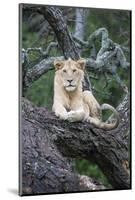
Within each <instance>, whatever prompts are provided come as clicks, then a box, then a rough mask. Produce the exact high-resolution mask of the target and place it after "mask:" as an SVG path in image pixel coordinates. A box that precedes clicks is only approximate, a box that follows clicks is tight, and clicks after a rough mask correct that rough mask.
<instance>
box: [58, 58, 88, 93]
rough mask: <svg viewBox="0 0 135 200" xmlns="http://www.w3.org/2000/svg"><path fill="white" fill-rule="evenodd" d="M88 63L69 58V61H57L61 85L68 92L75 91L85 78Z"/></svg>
mask: <svg viewBox="0 0 135 200" xmlns="http://www.w3.org/2000/svg"><path fill="white" fill-rule="evenodd" d="M85 63H86V61H85V60H84V59H79V60H77V61H74V60H72V59H71V58H69V59H68V60H64V61H62V60H55V61H54V66H55V70H56V74H57V75H58V78H59V79H60V80H61V81H60V82H61V84H62V86H63V87H64V89H65V90H66V91H67V92H72V91H75V90H76V89H77V88H78V87H79V86H80V84H82V81H83V78H84V69H85Z"/></svg>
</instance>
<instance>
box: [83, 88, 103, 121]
mask: <svg viewBox="0 0 135 200" xmlns="http://www.w3.org/2000/svg"><path fill="white" fill-rule="evenodd" d="M83 101H84V103H85V104H87V106H88V109H89V117H90V118H93V119H91V121H93V120H94V119H95V120H96V121H97V123H99V121H100V119H101V109H100V105H99V103H98V102H97V100H96V99H95V97H94V96H93V94H92V92H90V91H84V92H83ZM98 119H99V120H98Z"/></svg>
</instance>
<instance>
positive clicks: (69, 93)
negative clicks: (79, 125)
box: [53, 59, 119, 130]
mask: <svg viewBox="0 0 135 200" xmlns="http://www.w3.org/2000/svg"><path fill="white" fill-rule="evenodd" d="M54 65H55V69H56V72H55V78H54V103H53V111H54V112H55V115H56V116H58V117H60V119H63V120H68V121H70V122H75V121H87V122H90V123H91V124H93V125H94V126H95V127H97V128H101V129H104V130H112V129H115V128H116V127H117V126H118V124H119V116H118V113H117V111H116V110H115V108H114V107H112V106H111V105H109V104H103V105H101V106H100V105H99V103H98V102H97V100H96V99H95V97H94V96H93V94H92V93H91V92H90V91H82V81H83V78H84V69H85V60H84V59H80V60H78V61H73V60H71V59H68V60H65V61H59V60H56V61H55V62H54ZM104 109H110V110H112V111H113V113H114V114H115V116H116V120H115V122H113V123H110V124H108V123H105V122H102V120H101V113H102V112H101V111H102V110H104Z"/></svg>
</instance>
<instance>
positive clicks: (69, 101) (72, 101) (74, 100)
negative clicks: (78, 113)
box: [64, 96, 82, 112]
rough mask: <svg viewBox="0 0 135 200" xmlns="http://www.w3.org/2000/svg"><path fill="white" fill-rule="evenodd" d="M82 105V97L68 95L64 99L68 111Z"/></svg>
mask: <svg viewBox="0 0 135 200" xmlns="http://www.w3.org/2000/svg"><path fill="white" fill-rule="evenodd" d="M81 105H82V98H81V97H75V96H74V97H68V98H65V100H64V107H65V109H66V110H67V112H69V111H71V110H77V109H79V108H80V106H81Z"/></svg>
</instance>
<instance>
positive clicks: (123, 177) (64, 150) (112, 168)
mask: <svg viewBox="0 0 135 200" xmlns="http://www.w3.org/2000/svg"><path fill="white" fill-rule="evenodd" d="M118 111H119V113H120V117H121V123H120V125H119V126H118V128H117V129H115V130H113V131H102V130H100V129H96V128H94V127H93V126H92V125H91V124H89V123H84V122H80V123H79V122H76V123H69V122H66V121H61V120H60V119H58V118H57V117H56V116H55V115H54V114H53V113H52V112H49V111H48V110H47V109H46V108H38V107H35V106H33V105H32V104H31V103H30V102H29V101H28V100H26V99H23V100H22V121H21V124H22V125H21V127H22V130H21V138H20V139H21V143H22V146H21V155H22V165H21V166H22V170H21V172H22V188H23V190H22V191H21V193H23V194H32V193H34V194H35V193H36V194H37V193H59V192H71V191H86V190H93V189H95V190H101V189H104V187H103V186H101V185H98V184H97V183H94V182H93V181H92V180H91V179H88V178H87V177H85V178H84V177H81V176H79V175H78V174H76V173H75V172H74V171H73V169H72V167H71V164H70V163H69V160H68V158H85V159H87V160H89V161H92V162H94V163H97V164H98V165H99V166H100V168H101V169H102V171H103V173H104V174H105V175H106V176H107V178H108V180H109V182H110V183H111V184H112V186H113V188H114V189H129V188H130V187H131V185H130V173H129V169H130V166H129V155H128V138H129V134H130V105H129V96H126V97H125V98H124V100H123V102H122V103H121V104H120V105H119V107H118ZM82 180H83V181H82ZM86 180H87V181H86ZM86 182H87V183H86Z"/></svg>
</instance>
